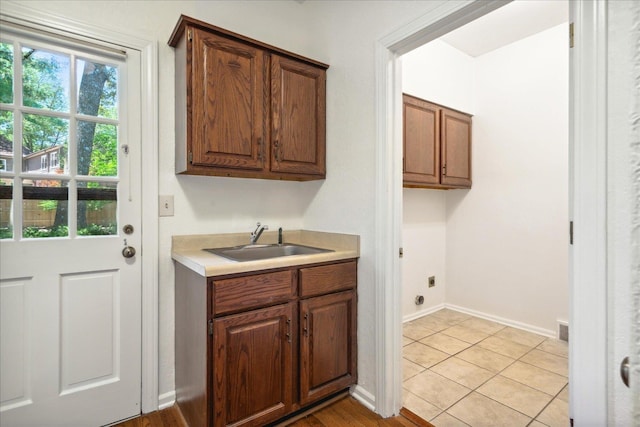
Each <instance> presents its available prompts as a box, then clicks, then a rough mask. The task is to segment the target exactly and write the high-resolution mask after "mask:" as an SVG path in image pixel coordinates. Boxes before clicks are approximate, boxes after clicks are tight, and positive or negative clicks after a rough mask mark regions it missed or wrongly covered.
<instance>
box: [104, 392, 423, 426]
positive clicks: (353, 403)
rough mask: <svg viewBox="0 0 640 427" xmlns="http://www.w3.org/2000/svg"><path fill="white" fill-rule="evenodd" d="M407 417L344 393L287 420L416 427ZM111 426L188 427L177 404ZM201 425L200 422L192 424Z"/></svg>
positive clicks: (309, 423)
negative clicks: (377, 410) (370, 406)
mask: <svg viewBox="0 0 640 427" xmlns="http://www.w3.org/2000/svg"><path fill="white" fill-rule="evenodd" d="M417 425H421V424H414V423H412V422H411V421H409V420H408V419H406V418H404V417H402V416H398V417H392V418H386V419H383V418H382V417H380V416H379V415H378V414H375V413H373V412H371V411H370V410H368V409H367V408H365V407H364V406H362V405H361V404H360V403H359V402H358V401H357V400H355V399H354V398H352V397H345V398H344V399H341V400H339V401H337V402H335V403H333V404H331V405H329V406H327V407H325V408H323V409H320V410H319V411H317V412H314V413H313V414H311V415H308V416H307V417H305V418H302V419H299V420H297V421H295V422H294V423H293V424H290V426H292V427H307V426H312V427H323V426H325V427H335V426H362V427H416V426H417ZM114 427H187V425H186V424H185V422H184V420H183V418H182V415H181V414H180V410H179V409H178V407H177V406H175V405H174V406H172V407H171V408H167V409H164V410H162V411H158V412H153V413H151V414H146V415H143V416H141V417H138V418H135V419H132V420H128V421H125V422H123V423H120V424H116V425H115V426H114ZM191 427H201V426H191Z"/></svg>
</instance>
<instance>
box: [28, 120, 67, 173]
mask: <svg viewBox="0 0 640 427" xmlns="http://www.w3.org/2000/svg"><path fill="white" fill-rule="evenodd" d="M68 140H69V120H67V119H61V118H58V117H48V116H40V115H37V114H24V115H23V120H22V151H23V163H22V170H23V172H27V173H28V172H45V173H60V172H63V171H67V169H66V168H65V166H66V155H67V147H68ZM52 153H57V154H56V156H57V159H58V165H57V166H55V167H53V168H52V167H51V162H49V160H48V159H49V157H50V155H51V154H52ZM43 157H44V159H43ZM45 164H46V165H45Z"/></svg>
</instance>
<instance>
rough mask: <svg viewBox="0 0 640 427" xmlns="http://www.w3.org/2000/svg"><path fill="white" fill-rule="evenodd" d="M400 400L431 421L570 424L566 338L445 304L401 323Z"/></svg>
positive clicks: (443, 426)
mask: <svg viewBox="0 0 640 427" xmlns="http://www.w3.org/2000/svg"><path fill="white" fill-rule="evenodd" d="M402 353H403V359H402V362H403V368H402V369H403V370H402V374H403V405H404V407H406V408H407V409H409V410H411V411H412V412H414V413H415V414H417V415H419V416H420V417H421V418H423V419H425V420H427V421H429V422H431V423H432V424H433V425H435V426H436V427H450V426H456V427H457V426H471V427H482V426H487V427H497V426H507V427H517V426H532V427H541V426H549V427H556V426H559V427H567V426H568V425H569V417H568V401H569V391H568V387H569V386H568V380H567V376H568V372H567V371H568V360H567V357H568V348H567V343H565V342H563V341H558V340H556V339H552V338H547V337H544V336H542V335H537V334H533V333H531V332H526V331H523V330H520V329H515V328H511V327H509V326H504V325H502V324H499V323H496V322H491V321H488V320H484V319H480V318H477V317H473V316H469V315H466V314H463V313H460V312H457V311H453V310H449V309H442V310H439V311H437V312H435V313H432V314H430V315H428V316H424V317H421V318H419V319H416V320H413V321H411V322H407V323H405V324H404V326H403V352H402Z"/></svg>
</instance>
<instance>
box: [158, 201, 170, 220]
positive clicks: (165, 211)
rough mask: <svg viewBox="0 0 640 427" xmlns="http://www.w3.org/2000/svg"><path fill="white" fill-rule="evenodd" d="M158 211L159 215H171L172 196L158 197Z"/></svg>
mask: <svg viewBox="0 0 640 427" xmlns="http://www.w3.org/2000/svg"><path fill="white" fill-rule="evenodd" d="M158 213H159V215H160V216H173V196H159V197H158Z"/></svg>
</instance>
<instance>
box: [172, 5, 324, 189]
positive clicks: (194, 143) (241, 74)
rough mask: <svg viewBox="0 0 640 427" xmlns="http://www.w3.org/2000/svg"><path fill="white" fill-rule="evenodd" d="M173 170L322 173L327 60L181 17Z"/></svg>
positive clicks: (176, 37) (176, 42) (293, 176)
mask: <svg viewBox="0 0 640 427" xmlns="http://www.w3.org/2000/svg"><path fill="white" fill-rule="evenodd" d="M169 45H170V46H173V47H174V48H175V62H176V172H177V173H184V174H195V175H216V176H233V177H247V178H267V179H287V180H312V179H323V178H324V177H325V170H326V168H325V127H326V126H325V121H326V113H325V103H326V101H325V99H326V94H325V86H326V70H327V68H328V67H329V66H328V65H326V64H323V63H320V62H317V61H314V60H311V59H308V58H304V57H301V56H299V55H296V54H293V53H290V52H287V51H284V50H282V49H278V48H276V47H273V46H269V45H266V44H264V43H261V42H258V41H256V40H253V39H249V38H247V37H244V36H241V35H238V34H235V33H232V32H230V31H227V30H224V29H221V28H218V27H215V26H213V25H210V24H207V23H205V22H202V21H198V20H196V19H193V18H189V17H186V16H181V17H180V20H179V21H178V24H177V25H176V28H175V30H174V32H173V34H172V36H171V39H170V40H169Z"/></svg>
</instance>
